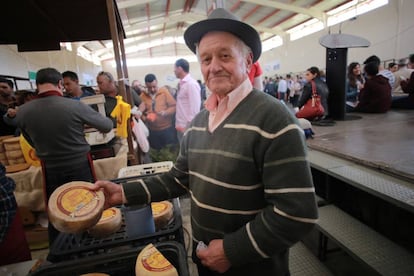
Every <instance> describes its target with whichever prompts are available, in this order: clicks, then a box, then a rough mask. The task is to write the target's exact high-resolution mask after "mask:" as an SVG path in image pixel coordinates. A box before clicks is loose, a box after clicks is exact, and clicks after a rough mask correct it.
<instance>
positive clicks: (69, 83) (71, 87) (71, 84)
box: [63, 77, 79, 94]
mask: <svg viewBox="0 0 414 276" xmlns="http://www.w3.org/2000/svg"><path fill="white" fill-rule="evenodd" d="M63 86H64V87H65V90H66V92H67V93H69V94H72V93H73V91H75V89H76V88H77V87H78V86H79V81H74V80H72V79H71V78H69V77H64V78H63Z"/></svg>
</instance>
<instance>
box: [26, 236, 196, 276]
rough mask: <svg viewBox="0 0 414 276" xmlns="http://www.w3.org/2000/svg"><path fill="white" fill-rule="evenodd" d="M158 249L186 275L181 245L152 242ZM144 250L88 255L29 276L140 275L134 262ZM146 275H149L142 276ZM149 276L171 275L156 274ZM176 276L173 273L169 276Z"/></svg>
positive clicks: (187, 274)
mask: <svg viewBox="0 0 414 276" xmlns="http://www.w3.org/2000/svg"><path fill="white" fill-rule="evenodd" d="M154 246H155V247H156V248H157V250H158V251H159V252H160V253H161V254H162V256H164V257H165V258H166V259H167V260H168V261H169V262H170V263H171V264H172V265H173V266H174V267H175V269H176V270H177V272H178V275H180V276H189V275H190V274H189V270H188V265H187V255H186V252H185V249H184V246H183V245H182V244H180V243H178V242H176V241H163V242H157V243H154ZM145 247H146V245H141V246H138V247H134V248H128V249H125V248H124V249H123V250H120V251H113V252H107V253H106V254H100V255H95V256H89V257H86V258H82V259H78V260H69V261H64V262H59V263H54V264H47V265H44V266H41V267H39V268H38V269H37V270H36V271H34V272H32V273H31V274H29V275H30V276H55V275H59V276H65V275H82V274H87V273H106V274H109V275H111V276H118V275H119V276H129V275H139V274H136V273H135V267H136V262H137V259H139V258H138V256H139V254H140V253H141V252H142V250H143V249H144V248H145ZM145 275H148V274H145ZM151 275H166V276H168V275H170V274H162V272H161V273H160V272H155V273H153V274H151ZM172 275H176V274H172Z"/></svg>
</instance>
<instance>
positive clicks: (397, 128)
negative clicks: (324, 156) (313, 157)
mask: <svg viewBox="0 0 414 276" xmlns="http://www.w3.org/2000/svg"><path fill="white" fill-rule="evenodd" d="M350 117H359V119H355V118H349V119H347V120H343V121H336V124H335V125H334V126H315V125H313V126H312V128H313V130H314V132H315V136H314V139H308V140H307V143H308V146H309V148H310V149H313V150H318V151H322V152H325V153H329V154H332V155H334V156H337V157H341V158H345V159H348V160H351V161H353V162H356V163H358V164H362V165H366V166H368V167H371V168H375V169H378V170H379V171H382V172H384V173H388V174H391V175H393V176H396V177H400V178H402V179H404V180H408V181H409V182H412V183H413V184H414V111H413V110H391V111H389V112H388V113H385V114H366V113H351V114H350Z"/></svg>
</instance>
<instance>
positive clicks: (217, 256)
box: [197, 240, 231, 273]
mask: <svg viewBox="0 0 414 276" xmlns="http://www.w3.org/2000/svg"><path fill="white" fill-rule="evenodd" d="M197 257H198V258H199V259H200V260H201V263H202V264H203V265H204V266H206V267H208V268H209V269H210V270H214V271H217V272H219V273H224V272H226V271H227V270H229V268H230V266H231V264H230V262H229V260H228V259H227V257H226V255H225V254H224V248H223V240H212V241H211V242H210V244H209V245H208V247H207V248H205V249H201V250H198V251H197Z"/></svg>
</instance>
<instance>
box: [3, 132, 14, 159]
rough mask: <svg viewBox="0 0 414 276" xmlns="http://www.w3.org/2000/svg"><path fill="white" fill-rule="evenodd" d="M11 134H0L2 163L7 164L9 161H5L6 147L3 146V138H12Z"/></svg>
mask: <svg viewBox="0 0 414 276" xmlns="http://www.w3.org/2000/svg"><path fill="white" fill-rule="evenodd" d="M12 137H13V136H12V135H7V136H0V162H1V163H2V164H3V165H4V166H7V165H8V164H9V161H7V156H6V149H5V148H4V142H3V141H4V140H6V139H9V138H12Z"/></svg>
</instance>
